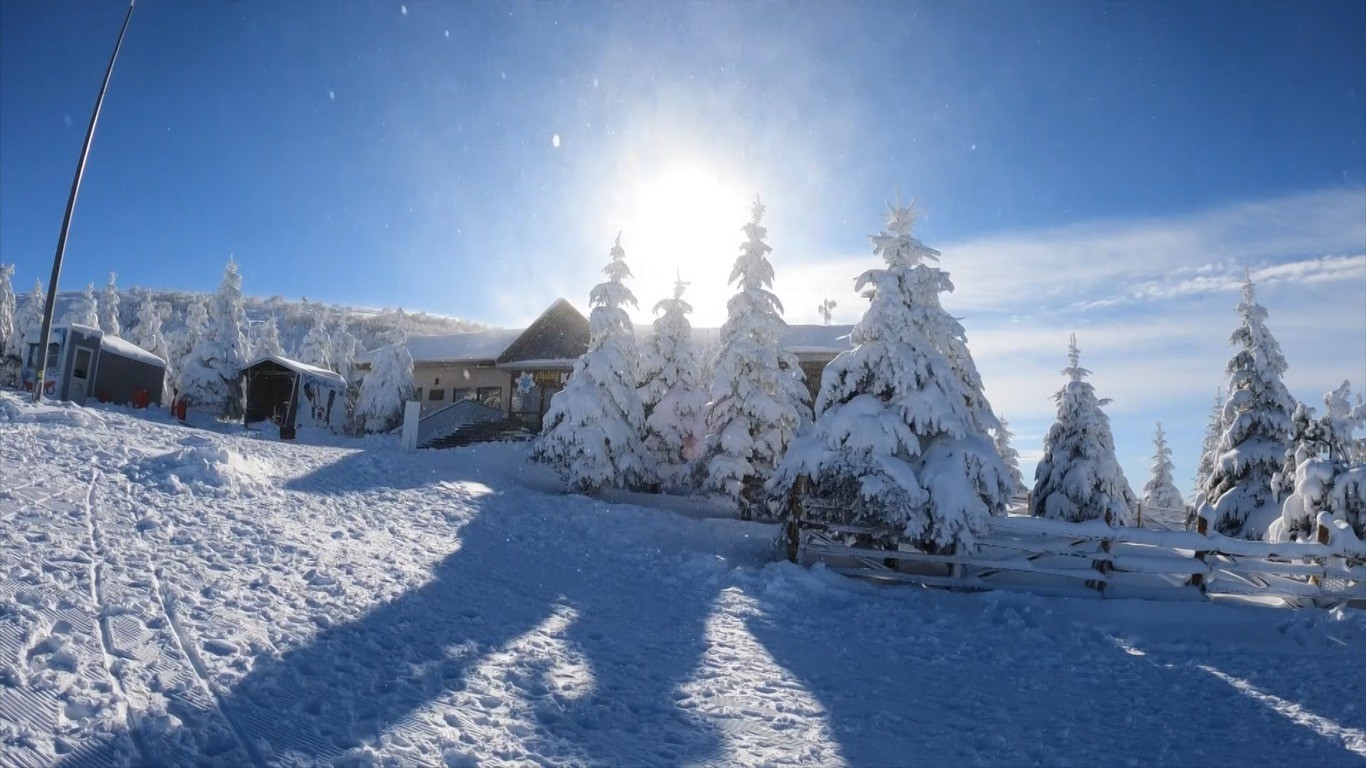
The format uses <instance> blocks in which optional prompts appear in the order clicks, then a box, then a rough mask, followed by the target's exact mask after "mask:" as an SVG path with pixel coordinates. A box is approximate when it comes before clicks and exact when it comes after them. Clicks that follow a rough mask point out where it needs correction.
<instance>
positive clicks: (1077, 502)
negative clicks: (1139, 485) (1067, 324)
mask: <svg viewBox="0 0 1366 768" xmlns="http://www.w3.org/2000/svg"><path fill="white" fill-rule="evenodd" d="M1067 360H1068V366H1067V367H1066V368H1064V369H1063V370H1062V374H1063V375H1064V376H1066V377H1068V382H1067V383H1066V384H1064V385H1063V388H1062V389H1060V390H1058V392H1057V394H1055V395H1053V399H1054V400H1055V401H1056V402H1057V404H1058V418H1057V420H1056V421H1055V422H1054V423H1053V426H1052V428H1051V429H1049V430H1048V435H1047V436H1046V437H1045V438H1044V443H1043V458H1042V459H1040V460H1039V466H1038V467H1037V468H1036V469H1035V471H1034V514H1035V515H1037V516H1039V517H1047V518H1050V519H1053V520H1068V521H1072V522H1080V521H1083V520H1097V519H1108V521H1109V522H1110V524H1111V525H1125V524H1127V523H1128V521H1129V520H1130V519H1131V518H1132V517H1133V515H1134V507H1135V505H1136V503H1137V500H1136V499H1135V498H1134V492H1133V490H1132V489H1130V488H1129V481H1128V480H1126V479H1125V477H1124V470H1123V469H1122V468H1120V466H1119V460H1118V459H1116V458H1115V439H1114V436H1113V435H1112V434H1111V433H1110V418H1109V417H1108V416H1106V415H1105V412H1104V411H1103V410H1101V408H1102V407H1103V406H1105V405H1107V404H1108V403H1109V402H1110V401H1109V400H1102V399H1099V398H1097V397H1096V390H1095V388H1094V387H1092V386H1091V384H1090V382H1088V381H1086V377H1087V376H1088V375H1090V373H1091V372H1090V371H1088V370H1086V369H1085V368H1082V367H1081V351H1080V350H1079V349H1077V337H1076V336H1075V335H1073V336H1072V339H1071V343H1070V344H1069V346H1068V353H1067Z"/></svg>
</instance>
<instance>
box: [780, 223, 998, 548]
mask: <svg viewBox="0 0 1366 768" xmlns="http://www.w3.org/2000/svg"><path fill="white" fill-rule="evenodd" d="M889 209H890V210H889V213H888V216H887V226H886V229H885V230H884V231H883V232H882V233H880V234H877V235H874V236H873V238H872V240H873V245H874V253H875V254H876V255H878V256H881V257H882V258H883V260H884V261H885V262H886V264H887V266H886V268H884V269H873V270H869V271H867V272H865V273H863V275H861V276H860V277H859V278H858V279H857V281H856V282H855V285H854V288H855V290H857V291H865V289H867V288H870V287H871V288H872V291H871V294H872V298H871V301H870V303H869V305H868V309H867V311H866V312H865V313H864V315H863V318H862V319H861V320H860V321H859V323H858V324H857V325H855V326H854V330H853V333H852V335H851V337H850V340H851V341H852V342H853V344H854V348H853V349H852V350H849V351H847V352H843V353H841V354H840V355H839V356H838V357H836V358H835V359H834V360H833V361H832V362H831V363H830V364H829V365H828V366H826V368H825V373H824V374H823V375H822V377H821V390H820V395H819V396H818V397H817V399H816V421H815V424H814V425H813V426H812V428H811V429H810V430H808V431H807V432H805V433H803V435H802V436H800V437H798V438H797V439H796V440H795V441H793V443H792V445H791V446H790V447H789V449H788V451H787V455H786V456H785V457H784V458H783V461H782V464H781V465H780V467H779V469H778V473H777V475H776V476H775V478H774V482H773V491H774V493H775V495H776V496H777V497H778V498H779V499H785V500H790V499H791V498H792V495H793V494H797V493H801V492H802V491H801V484H800V483H799V482H798V478H802V477H804V478H806V479H807V481H808V487H807V489H806V492H805V493H806V497H807V498H810V499H815V500H818V501H820V502H823V503H821V504H818V505H813V506H812V507H811V511H810V512H809V514H812V515H813V516H816V517H822V516H827V515H828V516H834V517H837V518H838V519H839V521H841V522H853V523H858V524H863V525H868V526H872V527H874V528H876V529H879V530H880V531H881V532H882V535H881V541H880V543H882V544H884V545H888V544H891V543H892V542H894V541H896V540H897V539H898V538H902V537H904V538H908V539H910V540H911V541H913V542H914V543H915V544H916V546H918V547H920V548H922V549H926V550H929V551H939V552H942V551H952V550H954V549H959V548H969V549H970V548H971V547H972V546H973V545H974V542H975V540H976V538H977V537H979V536H980V535H981V534H982V533H983V532H984V531H985V529H986V525H987V519H988V517H989V516H991V515H993V514H1002V513H1003V512H1004V511H1005V508H1006V505H1007V504H1008V503H1009V501H1010V499H1011V496H1012V495H1013V492H1014V489H1013V487H1012V484H1013V483H1012V479H1011V476H1010V470H1009V468H1007V467H1006V465H1005V462H1004V461H1002V459H1001V456H1000V454H999V453H998V452H997V450H996V445H995V443H994V442H993V440H992V437H991V435H990V434H988V433H987V432H986V431H985V430H983V429H982V428H981V424H980V423H979V419H978V418H977V415H976V414H974V412H973V409H974V403H975V402H976V397H975V395H977V396H980V394H981V393H980V392H977V393H972V392H969V391H967V389H966V386H965V383H964V381H963V379H962V378H961V377H960V376H959V374H958V372H957V371H956V370H955V369H954V366H953V364H952V363H951V362H950V361H949V360H948V358H947V357H946V356H945V354H944V352H943V351H942V350H943V349H944V348H945V347H946V346H947V344H948V340H947V339H946V338H943V334H945V333H946V332H947V331H948V329H949V328H950V327H951V325H950V323H948V322H946V319H945V313H944V310H943V308H942V307H941V306H940V304H939V300H938V295H939V292H940V291H943V290H946V289H947V287H948V286H950V285H951V284H950V283H949V282H948V279H947V277H946V276H945V275H944V274H943V272H942V270H940V269H938V268H937V267H934V266H931V265H930V264H928V263H927V262H932V261H937V260H938V258H939V252H938V251H936V250H934V249H932V248H929V247H927V246H926V245H925V244H923V243H922V242H920V240H919V239H917V238H915V237H913V236H912V235H911V229H912V225H913V223H914V216H913V214H912V211H911V208H910V207H909V206H904V207H903V206H901V205H900V204H899V203H898V204H897V205H892V206H889ZM950 319H951V318H950ZM954 323H955V324H956V321H954ZM964 350H966V346H965V347H964ZM969 362H970V361H969ZM991 421H992V422H993V423H996V419H995V417H994V416H993V417H992V419H991Z"/></svg>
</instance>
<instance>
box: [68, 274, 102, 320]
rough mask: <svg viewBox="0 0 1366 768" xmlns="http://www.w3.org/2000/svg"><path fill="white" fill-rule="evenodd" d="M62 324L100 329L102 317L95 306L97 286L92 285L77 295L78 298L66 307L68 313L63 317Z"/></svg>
mask: <svg viewBox="0 0 1366 768" xmlns="http://www.w3.org/2000/svg"><path fill="white" fill-rule="evenodd" d="M62 323H69V324H72V325H84V326H88V327H90V328H99V327H100V316H99V311H98V308H97V306H96V304H95V284H94V283H90V284H89V285H87V286H86V287H85V290H84V291H82V292H81V293H79V294H77V295H76V298H75V299H74V300H73V301H72V302H71V303H70V304H68V305H67V306H66V313H65V314H63V315H62Z"/></svg>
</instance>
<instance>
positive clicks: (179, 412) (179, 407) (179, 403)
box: [171, 398, 189, 421]
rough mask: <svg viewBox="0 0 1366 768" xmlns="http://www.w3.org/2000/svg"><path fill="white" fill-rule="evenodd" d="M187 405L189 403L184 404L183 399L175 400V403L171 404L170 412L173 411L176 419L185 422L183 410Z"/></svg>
mask: <svg viewBox="0 0 1366 768" xmlns="http://www.w3.org/2000/svg"><path fill="white" fill-rule="evenodd" d="M188 405H189V403H187V402H185V400H184V398H176V401H175V402H174V403H172V404H171V410H173V411H175V417H176V418H177V419H180V420H181V421H184V420H185V409H186V407H187V406H188Z"/></svg>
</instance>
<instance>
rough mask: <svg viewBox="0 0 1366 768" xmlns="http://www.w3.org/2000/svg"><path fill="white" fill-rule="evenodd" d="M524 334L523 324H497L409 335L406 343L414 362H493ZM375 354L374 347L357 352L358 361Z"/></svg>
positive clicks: (371, 357)
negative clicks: (500, 325)
mask: <svg viewBox="0 0 1366 768" xmlns="http://www.w3.org/2000/svg"><path fill="white" fill-rule="evenodd" d="M521 335H522V329H521V328H494V329H492V330H487V331H465V332H462V333H442V334H437V335H434V336H409V337H408V340H407V341H405V342H404V343H403V346H405V347H407V348H408V353H409V354H411V355H412V356H413V362H415V363H475V362H490V363H491V362H493V361H494V360H496V359H498V356H499V355H501V354H503V351H504V350H505V349H507V348H508V345H509V344H511V343H512V342H514V341H516V340H517V337H518V336H521ZM374 357H375V350H373V349H372V350H369V351H366V352H362V353H360V354H358V355H356V362H359V363H369V362H370V361H371V360H373V359H374Z"/></svg>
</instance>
